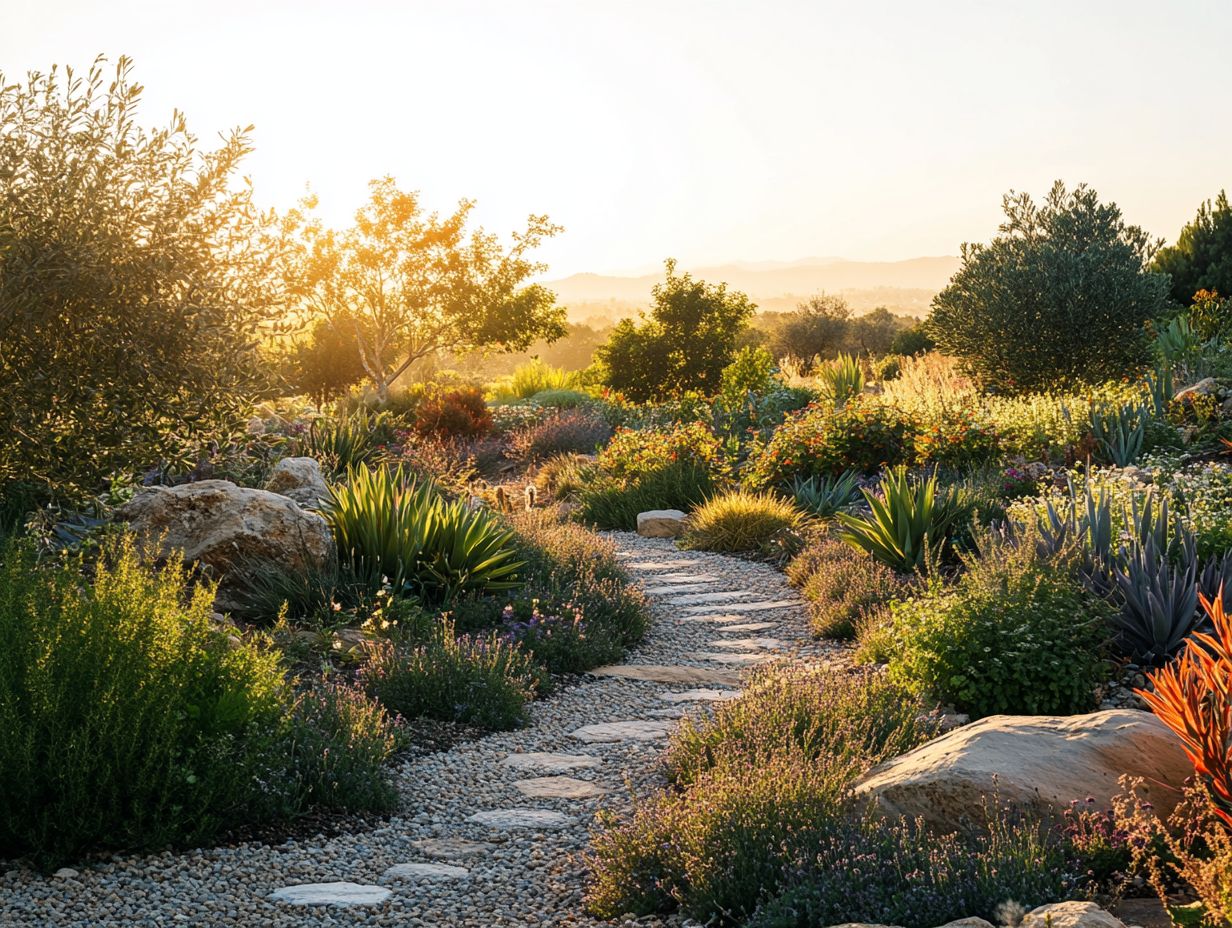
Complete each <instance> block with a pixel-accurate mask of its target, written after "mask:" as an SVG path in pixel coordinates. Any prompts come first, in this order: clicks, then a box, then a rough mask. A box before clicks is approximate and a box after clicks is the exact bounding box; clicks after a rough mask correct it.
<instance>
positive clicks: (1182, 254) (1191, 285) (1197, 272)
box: [1152, 190, 1232, 306]
mask: <svg viewBox="0 0 1232 928" xmlns="http://www.w3.org/2000/svg"><path fill="white" fill-rule="evenodd" d="M1152 269H1153V270H1155V271H1158V272H1159V273H1161V274H1168V275H1170V276H1171V277H1172V298H1173V299H1174V300H1176V302H1178V303H1180V304H1181V305H1182V306H1188V305H1189V304H1190V303H1191V302H1193V299H1194V294H1195V293H1197V292H1198V291H1199V290H1206V291H1208V292H1211V293H1218V294H1219V295H1220V296H1223V297H1229V296H1232V206H1229V204H1228V194H1227V193H1226V192H1225V191H1223V190H1221V191H1219V196H1217V197H1215V200H1214V202H1212V201H1210V200H1207V201H1206V202H1205V203H1203V204H1202V205H1201V206H1199V207H1198V215H1197V216H1195V217H1194V218H1193V220H1192V221H1190V222H1189V223H1187V224H1186V226H1185V228H1183V229H1181V234H1180V235H1179V236H1177V240H1176V244H1175V245H1170V246H1168V247H1167V248H1161V249H1160V250H1159V253H1158V254H1157V255H1155V261H1154V264H1153V265H1152Z"/></svg>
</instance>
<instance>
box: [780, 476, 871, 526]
mask: <svg viewBox="0 0 1232 928" xmlns="http://www.w3.org/2000/svg"><path fill="white" fill-rule="evenodd" d="M791 495H792V496H793V497H795V500H796V505H797V506H799V507H800V508H801V509H803V510H805V511H806V512H810V513H812V514H813V515H815V516H820V517H821V518H829V517H830V516H832V515H834V514H835V513H838V512H843V511H844V510H846V509H847V508H848V507H849V506H850V505H851V504H852V503H854V502H855V501H856V500H857V499H858V498H859V496H860V475H859V474H858V473H856V472H855V471H853V470H845V471H843V472H842V473H841V474H839V475H838V476H837V477H835V476H831V475H829V474H822V475H817V476H813V477H809V478H807V479H803V478H801V477H796V478H795V480H793V481H792V484H791Z"/></svg>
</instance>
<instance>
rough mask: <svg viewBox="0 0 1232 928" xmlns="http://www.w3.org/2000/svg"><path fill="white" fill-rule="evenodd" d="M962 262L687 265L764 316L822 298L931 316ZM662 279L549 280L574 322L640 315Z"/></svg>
mask: <svg viewBox="0 0 1232 928" xmlns="http://www.w3.org/2000/svg"><path fill="white" fill-rule="evenodd" d="M958 264H959V261H958V258H956V257H954V256H951V255H945V256H940V257H928V258H910V259H908V260H906V261H848V260H846V259H844V258H805V259H803V260H800V261H756V262H739V261H733V262H731V263H729V264H721V265H718V266H714V267H696V268H688V270H689V271H691V272H692V274H693V276H694V277H699V278H701V279H702V280H707V281H711V282H714V283H718V282H720V281H726V283H727V285H728V286H729V287H731V288H732V289H734V290H742V291H744V292H745V293H747V294H748V295H749V296H750V297H751V298H752V300H753V302H755V303H757V305H758V307H759V308H760V309H761V310H763V311H777V312H782V311H784V310H790V309H793V308H794V307H795V305H796V304H797V303H799V302H800V301H802V300H805V299H807V298H808V297H810V296H813V295H814V294H817V293H822V292H825V293H837V294H841V295H842V296H844V297H846V298H847V300H848V302H850V303H851V305H852V308H854V309H855V310H856V312H866V311H867V310H870V309H872V308H874V307H875V306H885V307H887V308H889V309H890V310H892V311H894V312H899V313H905V314H910V315H916V316H920V315H924V314H925V313H927V312H928V304H929V302H930V301H931V300H932V298H933V296H934V295H935V294H936V293H937V292H938V291H939V290H941V288H943V287H944V286H945V285H946V283H947V282H948V281H949V279H950V277H951V276H953V274H954V272H955V271H956V270H958ZM662 279H663V277H662V274H646V275H643V276H619V275H605V274H574V275H572V276H571V277H564V278H561V279H559V280H551V281H546V282H545V283H546V285H547V286H548V287H550V288H551V289H553V290H555V291H556V294H557V297H558V298H559V301H560V302H561V303H563V304H564V305H565V306H568V307H569V315H570V318H571V319H574V320H575V321H582V320H585V319H588V318H593V317H595V316H599V317H603V318H605V319H619V318H621V317H623V316H629V315H635V314H636V313H637V312H638V311H639V310H641V309H644V308H645V307H646V306H647V304H648V303H649V300H650V288H651V287H653V286H654V285H655V284H656V283H658V282H659V281H660V280H662Z"/></svg>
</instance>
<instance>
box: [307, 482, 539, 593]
mask: <svg viewBox="0 0 1232 928" xmlns="http://www.w3.org/2000/svg"><path fill="white" fill-rule="evenodd" d="M322 514H323V515H324V516H325V519H326V521H327V522H328V523H329V525H330V528H331V529H332V531H333V535H334V541H335V543H336V545H337V547H338V552H339V557H340V558H342V559H343V561H344V562H345V563H346V564H348V565H349V567H350V568H351V570H353V571H354V573H355V575H356V576H357V577H358V578H360V579H361V580H363V581H365V582H366V583H367V585H368V587H369V588H370V589H372V590H376V589H379V588H380V587H381V586H382V585H384V584H385V582H388V583H389V584H390V585H391V586H392V587H393V589H394V590H395V591H397V592H409V593H411V594H413V595H415V596H418V597H420V598H421V599H423V600H424V601H426V602H428V603H433V604H436V603H444V602H448V601H450V600H451V599H453V598H454V597H456V596H458V595H460V594H463V593H467V592H474V591H483V590H502V589H512V588H513V587H515V586H517V583H518V581H517V579H516V578H517V572H518V569H519V568H520V567H521V566H522V565H521V563H520V562H518V561H517V560H516V559H515V553H514V549H513V547H512V546H511V544H510V541H511V538H512V535H511V533H510V532H509V531H508V530H507V529H505V528H503V527H502V526H501V525H500V523H499V522H498V521H497V520H496V519H495V518H494V517H493V516H492V515H491V514H489V513H487V512H484V511H482V510H475V511H471V510H470V509H468V508H467V506H466V503H465V502H464V501H462V500H453V501H446V500H444V499H443V498H442V497H441V495H440V494H439V493H438V492H437V490H436V488H435V487H434V486H433V485H432V484H430V483H420V484H415V483H414V482H408V481H407V480H406V479H405V478H404V476H403V473H402V470H401V468H397V469H390V468H388V467H381V468H377V469H376V470H369V469H368V468H367V467H366V466H363V465H361V466H360V467H359V468H358V469H356V470H353V471H351V474H350V480H349V482H348V483H347V484H345V485H343V486H339V487H335V488H334V489H333V491H332V494H331V498H330V500H329V501H328V503H327V504H326V505H325V507H324V508H323V510H322Z"/></svg>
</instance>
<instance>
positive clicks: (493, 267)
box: [287, 177, 566, 401]
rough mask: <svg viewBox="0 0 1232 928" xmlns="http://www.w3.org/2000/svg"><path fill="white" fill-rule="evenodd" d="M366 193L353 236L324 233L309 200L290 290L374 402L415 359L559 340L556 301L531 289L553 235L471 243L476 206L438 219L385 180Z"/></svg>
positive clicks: (475, 238)
mask: <svg viewBox="0 0 1232 928" xmlns="http://www.w3.org/2000/svg"><path fill="white" fill-rule="evenodd" d="M369 191H370V196H369V199H368V202H367V203H365V204H364V206H362V207H361V208H360V209H359V211H358V212H357V213H356V214H355V224H354V225H353V226H351V227H350V228H349V229H345V230H342V231H336V230H333V229H329V228H326V227H325V226H324V225H323V224H322V223H321V221H320V219H319V218H317V217H316V216H315V214H314V213H313V212H312V210H313V209H314V207H315V206H316V202H315V200H314V199H312V198H309V199H307V200H305V201H304V203H303V204H302V208H301V209H300V210H297V211H295V212H294V213H292V214H291V215H290V216H289V217H288V223H287V228H288V230H289V231H293V232H295V233H296V236H297V241H298V247H297V249H296V251H295V252H294V254H293V257H292V260H291V262H290V264H289V266H288V274H287V282H288V288H289V290H290V292H291V293H292V294H293V296H294V297H295V298H296V300H297V301H298V304H299V307H300V310H301V311H302V313H303V314H304V315H305V317H306V318H307V319H309V320H323V321H324V322H325V323H326V324H327V325H329V326H333V327H335V328H336V329H338V330H340V332H339V334H340V335H341V334H342V332H341V330H345V335H346V338H347V339H348V340H349V341H350V342H351V343H353V344H354V346H355V349H356V350H357V352H358V362H359V364H360V366H361V367H362V368H363V371H364V374H365V375H366V379H367V380H368V381H369V382H370V383H371V385H372V388H373V389H374V391H375V392H376V394H377V396H378V398H380V399H381V400H382V401H384V400H385V399H386V398H387V397H388V395H389V388H390V385H391V384H393V382H394V381H395V380H397V379H398V377H399V376H401V375H402V374H403V373H404V372H405V371H406V370H407V368H409V367H410V366H411V365H412V364H414V363H415V362H416V361H418V360H420V359H421V358H425V357H428V356H431V355H437V354H442V353H445V352H454V353H457V352H465V351H472V350H475V349H493V350H500V351H522V350H525V349H526V348H527V347H529V346H530V345H531V343H532V342H534V341H535V340H537V339H540V338H544V339H547V340H549V341H552V340H555V339H557V338H559V337H561V336H563V335H564V334H565V331H566V329H565V310H564V308H563V307H560V306H557V305H556V296H555V294H553V293H552V292H551V291H550V290H548V289H546V288H545V287H543V286H540V285H539V284H533V283H529V282H528V281H529V280H530V279H531V278H532V277H534V276H535V275H536V274H538V273H540V272H541V271H543V270H545V269H546V265H544V264H542V263H538V262H536V261H534V260H532V259H531V257H530V254H531V252H533V251H534V250H535V249H536V248H537V247H538V246H539V245H540V244H541V243H542V242H543V240H544V239H546V238H550V237H551V236H553V235H555V234H557V233H558V232H560V231H561V228H560V226H556V225H553V224H552V223H550V222H549V221H548V218H547V217H546V216H531V217H530V219H529V220H528V222H527V225H526V229H525V230H524V231H522V232H514V233H513V235H512V242H511V244H509V245H507V246H506V245H504V244H502V242H501V241H500V239H499V238H498V237H497V236H495V235H491V234H488V233H486V232H484V230H483V229H482V228H476V229H474V230H472V231H469V232H468V231H467V222H468V220H469V218H470V213H471V210H472V209H473V208H474V202H473V201H470V200H463V201H462V202H461V203H460V204H459V205H458V208H457V210H455V211H454V212H453V213H452V214H450V215H448V216H445V217H443V218H442V217H441V216H440V215H439V214H437V213H426V212H425V211H424V209H423V207H422V205H421V203H420V198H419V194H418V193H415V192H407V191H402V190H399V189H398V188H397V186H396V184H395V183H394V180H393V178H391V177H384V178H380V179H378V180H374V181H372V182H371V183H370V184H369Z"/></svg>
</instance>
